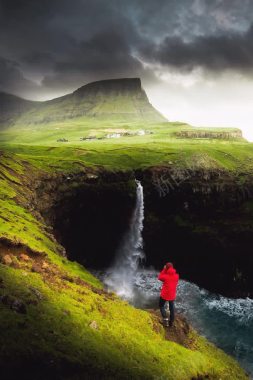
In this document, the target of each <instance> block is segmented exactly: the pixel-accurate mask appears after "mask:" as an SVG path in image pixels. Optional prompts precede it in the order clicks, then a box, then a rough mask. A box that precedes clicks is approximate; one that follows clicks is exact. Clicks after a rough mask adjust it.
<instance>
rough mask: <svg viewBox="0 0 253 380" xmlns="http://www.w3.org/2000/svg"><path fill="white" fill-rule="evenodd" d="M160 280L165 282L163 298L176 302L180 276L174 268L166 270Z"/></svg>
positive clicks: (162, 272) (161, 274)
mask: <svg viewBox="0 0 253 380" xmlns="http://www.w3.org/2000/svg"><path fill="white" fill-rule="evenodd" d="M158 280H160V281H162V282H163V286H162V290H161V294H160V295H161V297H162V298H163V299H164V300H166V301H174V299H175V298H176V291H177V284H178V280H179V275H178V274H177V273H176V270H175V269H174V268H172V267H170V268H169V269H167V268H164V269H163V270H162V271H161V273H160V274H159V276H158Z"/></svg>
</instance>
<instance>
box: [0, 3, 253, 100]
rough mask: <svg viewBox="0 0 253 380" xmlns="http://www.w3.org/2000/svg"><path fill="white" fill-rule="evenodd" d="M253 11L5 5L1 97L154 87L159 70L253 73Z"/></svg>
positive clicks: (216, 6) (0, 34)
mask: <svg viewBox="0 0 253 380" xmlns="http://www.w3.org/2000/svg"><path fill="white" fill-rule="evenodd" d="M252 11H253V2H252V1H250V0H244V1H243V2H242V1H241V0H240V1H239V0H213V1H208V0H128V1H126V0H110V1H108V0H72V1H69V0H43V1H36V0H0V56H1V57H2V59H1V70H0V90H1V89H2V90H5V91H9V92H14V93H17V94H23V95H24V96H28V97H33V96H34V95H35V94H41V95H43V94H45V93H46V92H47V93H48V94H49V95H50V94H54V93H56V92H58V93H60V92H67V91H70V90H72V89H74V88H75V87H78V86H81V85H82V84H84V83H87V82H88V81H90V80H96V79H98V80H99V79H105V78H109V77H124V76H125V77H129V76H140V77H141V78H142V79H143V80H144V81H146V82H148V81H149V82H153V81H155V80H156V77H155V68H154V66H155V65H157V64H158V65H159V66H160V68H161V66H162V67H164V69H166V67H167V66H169V67H173V68H175V69H177V68H179V69H182V68H183V69H187V70H191V69H193V68H195V67H204V68H206V69H207V70H215V71H216V72H220V71H222V70H224V69H227V68H229V69H235V70H238V71H242V72H245V71H250V70H251V65H252V63H253V62H252V61H253V59H252V42H251V39H252V37H253V35H252V34H253V33H252V29H249V28H250V25H251V22H252V20H251V14H252ZM143 62H145V64H144V63H143ZM146 63H147V64H151V66H150V65H148V66H147V65H146ZM147 67H149V68H147ZM39 81H40V82H41V84H40V85H38V84H37V83H38V82H39Z"/></svg>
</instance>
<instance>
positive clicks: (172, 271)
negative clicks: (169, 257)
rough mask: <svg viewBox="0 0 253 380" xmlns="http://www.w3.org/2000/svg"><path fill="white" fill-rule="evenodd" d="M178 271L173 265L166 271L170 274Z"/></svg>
mask: <svg viewBox="0 0 253 380" xmlns="http://www.w3.org/2000/svg"><path fill="white" fill-rule="evenodd" d="M175 273H176V269H174V268H172V267H170V268H169V269H167V271H166V274H170V275H173V274H175Z"/></svg>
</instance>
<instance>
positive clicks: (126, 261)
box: [104, 180, 145, 300]
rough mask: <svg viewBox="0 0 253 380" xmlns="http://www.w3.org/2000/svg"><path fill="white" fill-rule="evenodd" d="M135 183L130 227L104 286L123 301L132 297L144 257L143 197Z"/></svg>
mask: <svg viewBox="0 0 253 380" xmlns="http://www.w3.org/2000/svg"><path fill="white" fill-rule="evenodd" d="M135 182H136V204H135V208H134V212H133V215H132V218H131V222H130V226H129V228H128V231H127V232H126V234H125V236H124V238H123V241H122V243H121V245H120V248H119V249H118V251H117V253H116V259H115V262H114V264H113V266H112V267H111V268H110V269H108V271H107V273H106V276H105V280H104V282H105V284H106V285H107V286H108V288H109V289H110V290H112V291H114V292H115V293H117V294H118V295H119V296H121V297H122V298H125V299H128V300H130V299H132V298H133V296H134V280H135V275H136V273H137V270H138V266H139V262H140V261H141V260H142V259H143V258H144V257H145V255H144V252H143V239H142V230H143V219H144V196H143V187H142V185H141V183H140V181H137V180H136V181H135Z"/></svg>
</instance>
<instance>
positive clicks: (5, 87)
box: [0, 57, 38, 96]
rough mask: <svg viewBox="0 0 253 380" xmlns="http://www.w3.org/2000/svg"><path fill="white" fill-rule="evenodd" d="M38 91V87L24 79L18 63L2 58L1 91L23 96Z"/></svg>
mask: <svg viewBox="0 0 253 380" xmlns="http://www.w3.org/2000/svg"><path fill="white" fill-rule="evenodd" d="M36 90H37V91H38V86H36V85H35V84H34V83H33V82H32V81H29V80H28V79H26V78H24V76H23V74H22V72H21V70H20V68H19V65H18V63H16V62H13V61H11V60H7V59H5V58H3V57H0V91H5V92H8V93H13V94H17V95H20V96H22V95H23V94H24V93H26V92H33V91H36Z"/></svg>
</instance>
